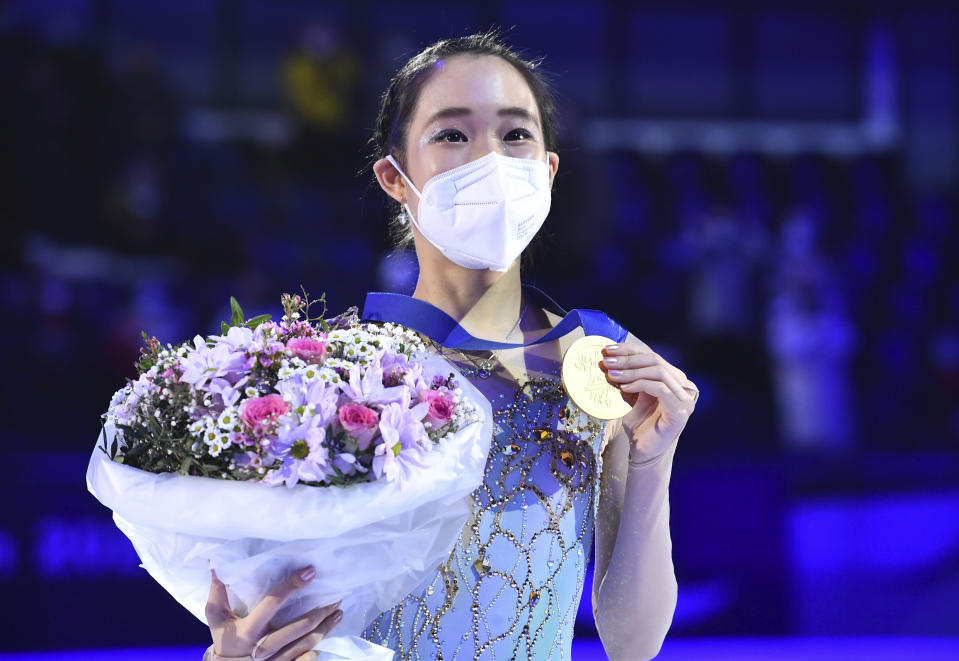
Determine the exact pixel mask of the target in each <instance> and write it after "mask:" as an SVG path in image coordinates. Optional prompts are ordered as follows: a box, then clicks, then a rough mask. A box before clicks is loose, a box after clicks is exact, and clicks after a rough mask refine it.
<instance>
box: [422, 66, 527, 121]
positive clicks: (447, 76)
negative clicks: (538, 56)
mask: <svg viewBox="0 0 959 661" xmlns="http://www.w3.org/2000/svg"><path fill="white" fill-rule="evenodd" d="M450 107H456V108H470V109H471V110H473V111H474V112H478V113H482V112H484V111H490V112H493V113H495V112H496V111H497V110H498V109H500V108H504V107H519V108H525V109H526V110H528V111H529V112H530V113H532V114H533V116H535V117H539V112H538V108H537V106H536V98H535V97H534V96H533V92H532V90H531V89H530V87H529V85H528V84H527V82H526V79H525V78H524V77H523V74H521V73H520V72H519V71H518V70H517V69H516V67H514V66H513V65H512V64H510V63H509V62H507V61H506V60H504V59H502V58H499V57H495V56H492V55H479V56H474V55H456V56H454V57H451V58H449V59H448V60H440V61H439V62H437V64H436V65H435V70H434V72H433V75H432V76H430V78H429V79H428V80H427V81H426V83H425V84H424V85H423V87H422V89H421V90H420V95H419V99H418V102H417V104H416V111H415V112H414V113H413V122H412V123H413V125H414V126H416V125H418V124H420V123H422V122H425V121H426V120H427V119H428V118H429V117H430V116H432V115H433V113H435V112H436V111H438V110H441V109H443V108H450Z"/></svg>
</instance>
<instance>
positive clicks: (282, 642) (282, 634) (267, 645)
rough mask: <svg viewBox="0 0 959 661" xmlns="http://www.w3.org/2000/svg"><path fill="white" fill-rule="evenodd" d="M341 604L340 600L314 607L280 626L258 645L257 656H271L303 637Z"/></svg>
mask: <svg viewBox="0 0 959 661" xmlns="http://www.w3.org/2000/svg"><path fill="white" fill-rule="evenodd" d="M339 606H340V602H339V601H338V602H336V603H335V604H329V605H328V606H320V607H319V608H314V609H313V610H311V611H309V612H308V613H305V614H304V615H301V616H300V617H298V618H296V619H295V620H293V621H292V622H290V623H289V624H286V625H284V626H282V627H280V628H279V629H277V630H276V631H273V632H270V633H268V634H267V635H266V636H264V637H263V640H262V641H261V642H260V643H259V645H257V654H256V655H257V657H258V658H266V657H269V656H271V655H273V654H275V653H276V652H277V651H279V650H281V649H283V648H284V647H286V646H287V645H289V644H290V643H292V642H294V641H296V640H297V639H298V638H302V637H303V636H305V635H307V634H308V633H310V632H311V631H313V630H314V629H316V628H317V627H318V626H320V624H322V623H323V621H324V620H325V619H326V618H327V617H329V616H330V615H332V614H333V613H334V612H336V609H337V608H339Z"/></svg>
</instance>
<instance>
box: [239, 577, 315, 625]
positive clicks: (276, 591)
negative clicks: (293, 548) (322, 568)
mask: <svg viewBox="0 0 959 661" xmlns="http://www.w3.org/2000/svg"><path fill="white" fill-rule="evenodd" d="M315 577H316V570H315V569H313V568H312V567H304V568H302V569H299V570H297V571H295V572H293V574H291V575H290V577H289V578H288V579H286V580H285V581H282V582H280V583H277V584H276V585H274V586H273V587H272V588H270V591H269V592H267V593H266V596H265V597H263V599H261V600H260V602H259V603H258V604H257V605H256V606H255V607H254V608H253V610H252V611H250V614H249V615H247V616H246V617H245V618H244V624H245V626H246V627H248V628H249V630H250V631H253V632H259V633H260V634H261V635H262V633H265V632H266V630H267V628H268V627H269V625H270V620H272V619H273V616H274V615H276V613H277V611H279V610H280V608H281V607H282V606H283V604H284V603H286V600H287V599H289V598H290V597H291V596H293V595H294V594H296V592H298V591H299V590H300V589H302V588H303V587H305V586H306V585H308V584H309V583H310V581H312V580H313V579H314V578H315Z"/></svg>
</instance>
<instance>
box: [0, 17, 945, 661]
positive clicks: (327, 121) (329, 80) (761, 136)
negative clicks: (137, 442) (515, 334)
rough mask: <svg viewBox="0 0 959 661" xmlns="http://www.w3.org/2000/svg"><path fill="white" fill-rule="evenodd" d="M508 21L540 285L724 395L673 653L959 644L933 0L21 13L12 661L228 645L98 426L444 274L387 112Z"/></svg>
mask: <svg viewBox="0 0 959 661" xmlns="http://www.w3.org/2000/svg"><path fill="white" fill-rule="evenodd" d="M490 26H502V27H503V28H504V30H505V36H506V39H507V41H509V42H511V43H512V44H513V45H515V46H517V47H518V48H520V49H523V50H525V51H526V53H527V54H528V55H531V56H544V57H545V64H544V66H545V68H546V69H547V70H548V71H550V72H552V74H553V75H554V77H555V85H556V88H557V92H558V94H559V107H560V119H561V122H562V127H561V129H562V130H561V136H560V145H559V148H558V151H559V153H560V156H561V165H562V167H561V168H560V170H559V174H558V176H557V179H556V182H555V189H554V203H553V210H552V212H551V214H550V218H549V221H548V223H547V225H546V226H545V227H544V234H545V235H546V236H545V239H546V240H545V242H544V246H543V249H542V250H540V251H539V253H538V254H537V255H535V261H534V265H533V267H532V268H531V269H530V270H529V271H528V272H527V273H526V275H525V276H524V278H525V279H526V280H527V281H530V282H533V283H535V284H538V285H539V286H541V287H542V288H544V289H545V290H546V291H548V292H550V293H551V294H552V295H553V296H554V297H555V298H556V299H557V300H558V301H559V302H560V303H561V304H563V305H564V306H565V307H567V308H573V307H589V308H598V309H602V310H605V311H606V312H608V313H610V314H611V315H612V316H613V317H615V318H616V319H617V320H618V321H620V322H621V323H622V324H623V325H625V326H627V327H628V328H629V329H630V330H631V331H632V332H633V333H634V334H636V335H637V336H639V337H640V338H642V339H644V340H645V341H646V342H648V343H649V344H650V345H651V346H652V347H653V348H654V350H656V351H658V352H659V353H661V354H663V355H664V356H665V357H666V358H667V360H669V361H670V362H672V363H673V364H676V365H678V366H679V367H680V368H682V369H683V370H684V371H686V373H687V374H688V376H689V377H690V378H691V379H692V380H693V381H694V382H696V384H697V385H698V386H699V388H700V390H701V397H700V400H699V403H698V406H697V410H696V413H695V415H694V416H693V418H692V419H691V421H690V423H689V426H688V427H687V429H686V431H685V432H684V433H683V436H682V439H681V442H680V446H681V447H680V449H679V451H678V452H677V455H676V459H675V465H674V469H673V478H672V483H671V523H672V536H673V557H674V562H675V566H676V572H677V576H678V580H679V584H680V595H679V604H678V607H677V611H676V615H675V618H674V622H673V627H672V629H671V632H670V635H669V638H668V639H667V642H666V645H665V646H664V649H663V652H662V654H661V658H663V659H680V658H683V659H687V658H689V659H752V658H756V659H761V658H762V659H765V658H773V657H776V658H779V659H788V658H796V659H799V658H817V659H819V660H820V661H823V660H825V659H832V658H835V659H852V658H869V659H872V660H876V659H884V658H910V659H932V658H937V659H938V658H943V659H946V658H951V659H955V658H959V452H957V449H959V258H957V252H959V222H957V221H959V217H957V187H956V185H957V173H959V52H957V51H959V45H957V44H959V6H957V3H946V2H928V1H923V0H914V1H912V2H909V3H906V2H892V1H882V0H879V1H875V2H864V1H862V2H859V1H854V0H843V1H839V2H837V1H835V0H834V1H832V2H821V1H817V0H805V1H804V2H791V1H780V0H769V1H767V2H762V3H758V2H748V1H744V0H742V1H736V0H734V1H730V2H722V3H720V2H704V1H693V0H683V1H681V2H676V1H669V2H666V1H661V2H636V3H624V2H616V1H614V0H606V1H603V0H592V1H591V2H564V1H557V0H551V1H549V2H545V1H539V0H503V1H500V2H468V3H450V2H439V1H432V2H409V3H396V2H386V1H379V0H370V1H368V2H363V3H359V2H345V1H342V2H338V1H328V2H308V1H306V0H162V1H155V2H146V1H139V0H6V1H3V0H0V99H2V102H0V186H2V189H0V221H2V227H3V241H2V242H0V255H2V259H0V306H2V310H3V312H4V314H5V316H6V318H7V322H6V323H4V324H3V328H4V330H3V334H4V335H3V339H4V342H3V345H4V346H3V353H2V357H3V363H2V364H3V373H4V374H6V379H7V381H6V383H7V385H6V386H5V387H4V389H3V390H4V393H5V394H4V396H3V397H2V398H0V399H2V409H0V413H2V414H3V418H2V419H3V421H4V425H3V447H5V448H6V450H5V452H6V453H7V456H8V458H10V459H11V463H10V466H9V467H8V468H7V469H6V470H5V479H4V480H2V482H0V496H2V500H3V502H4V505H3V510H2V511H3V517H2V520H0V589H2V593H3V595H4V601H5V602H6V606H5V608H4V611H5V614H4V617H3V618H2V619H0V622H2V624H0V631H2V632H3V635H0V658H9V659H14V658H16V659H27V658H30V659H41V658H42V659H53V658H57V659H64V658H71V659H73V658H76V659H80V658H84V659H87V658H98V659H106V658H117V659H119V658H146V659H152V658H157V659H161V658H162V659H180V658H183V659H199V654H200V650H201V649H202V648H203V647H205V646H206V645H207V644H208V631H207V630H206V628H205V627H204V626H203V625H202V624H201V623H199V622H197V621H196V620H194V619H193V618H192V616H190V615H189V614H188V613H187V612H186V611H185V610H183V609H182V608H181V607H180V606H179V605H177V604H176V603H175V602H174V601H173V600H172V599H171V598H170V597H169V596H168V595H167V594H166V593H165V592H164V591H163V590H162V589H161V588H160V587H159V586H158V585H156V584H155V583H154V582H153V580H152V579H150V578H149V577H148V576H147V575H146V573H145V572H144V571H143V570H142V569H139V568H138V566H137V563H138V560H137V558H136V556H135V554H134V552H133V550H132V547H131V546H130V544H129V543H128V542H127V540H126V538H125V537H123V535H122V534H121V533H119V531H117V530H116V528H115V527H114V525H113V523H112V521H111V519H110V516H109V512H108V510H107V509H106V508H104V507H102V506H101V505H100V504H99V503H98V502H96V501H95V500H94V499H93V497H92V496H90V495H89V494H88V493H87V492H86V491H85V484H84V471H85V468H86V461H87V458H88V456H89V452H90V451H91V450H92V448H93V443H94V441H95V438H96V435H97V433H98V431H99V415H100V414H101V413H102V412H103V411H105V410H106V407H107V404H108V403H109V399H110V396H111V395H112V393H113V392H114V391H115V390H116V389H117V388H119V387H120V386H121V385H122V384H123V383H124V379H125V377H127V376H130V375H132V374H133V361H134V360H135V358H136V356H137V353H138V347H139V346H140V340H141V338H140V331H141V330H146V331H147V332H149V333H150V334H151V335H156V336H158V337H159V338H160V339H161V340H163V341H170V342H177V341H180V340H183V339H186V338H188V337H191V336H192V335H194V334H195V333H196V332H212V331H214V330H216V329H217V328H218V327H219V321H220V320H221V319H228V318H229V306H228V298H229V296H230V295H235V296H236V297H237V298H238V299H239V300H240V302H241V303H242V304H243V306H244V308H245V310H246V311H247V312H248V313H249V314H251V315H252V314H253V313H259V312H270V313H273V314H280V311H279V294H280V293H281V292H283V291H291V292H295V291H298V290H299V287H300V285H301V284H302V285H304V286H305V287H306V288H307V290H308V291H309V292H310V293H311V294H313V295H316V296H318V295H319V294H320V293H322V292H326V296H327V300H328V302H329V310H330V313H331V314H332V313H337V312H340V311H342V310H344V309H345V308H347V307H348V306H350V305H362V300H363V294H364V293H365V292H366V291H369V290H391V291H401V292H410V291H412V286H413V283H414V282H415V278H416V266H415V261H414V259H413V258H412V257H411V256H410V255H405V254H398V253H395V252H394V251H392V250H391V247H390V245H389V241H388V236H387V232H386V220H387V206H386V203H385V199H384V195H383V194H382V193H381V192H380V191H379V189H378V188H377V187H376V186H375V182H374V180H373V178H372V174H371V173H370V171H369V169H368V158H367V156H368V154H369V151H370V148H369V146H368V145H367V140H368V139H369V137H370V136H371V134H372V127H373V124H374V119H375V115H376V109H377V104H378V97H379V94H380V93H381V92H382V91H383V90H384V89H385V88H386V85H387V82H388V80H389V77H390V75H391V73H392V72H393V71H395V70H396V69H397V68H398V67H399V66H401V65H402V63H403V62H405V60H406V59H407V58H408V57H409V56H410V55H412V54H413V53H415V52H416V51H417V50H418V49H419V48H421V47H422V46H424V45H426V44H428V43H430V42H432V41H433V40H435V39H438V38H442V37H447V36H457V35H462V34H466V33H468V32H472V31H475V30H482V29H486V28H488V27H490ZM577 632H578V637H577V643H576V645H577V647H576V648H575V651H574V657H573V658H574V659H602V658H605V657H604V656H603V654H602V651H601V648H600V647H599V646H598V644H597V643H596V640H595V630H594V629H593V626H592V621H591V616H590V612H589V608H588V607H587V606H586V605H585V604H584V608H583V609H582V610H581V614H580V618H579V620H578V621H577ZM111 648H136V649H137V650H138V651H137V652H136V653H131V652H129V651H115V652H114V653H112V654H111V653H109V652H108V651H104V650H108V649H111ZM148 648H155V649H154V650H153V651H152V652H150V651H148ZM66 650H75V652H74V653H68V652H67V651H66ZM83 650H88V651H87V652H84V651H83ZM89 650H98V651H89ZM31 651H32V653H31V654H27V652H31ZM14 653H18V654H14Z"/></svg>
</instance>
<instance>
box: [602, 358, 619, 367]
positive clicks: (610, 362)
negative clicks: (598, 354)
mask: <svg viewBox="0 0 959 661" xmlns="http://www.w3.org/2000/svg"><path fill="white" fill-rule="evenodd" d="M603 362H604V363H606V364H607V365H615V364H616V363H618V362H619V359H618V358H603Z"/></svg>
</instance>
